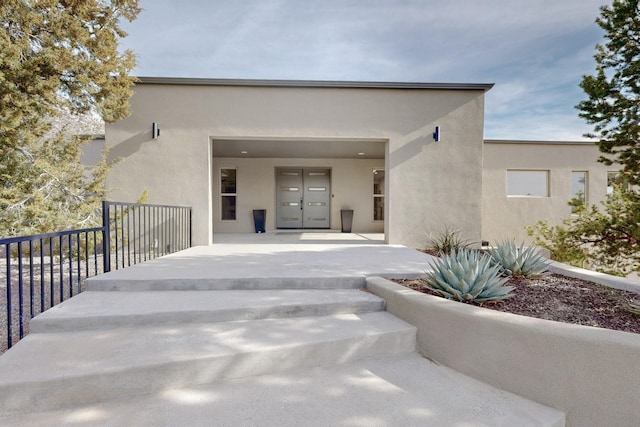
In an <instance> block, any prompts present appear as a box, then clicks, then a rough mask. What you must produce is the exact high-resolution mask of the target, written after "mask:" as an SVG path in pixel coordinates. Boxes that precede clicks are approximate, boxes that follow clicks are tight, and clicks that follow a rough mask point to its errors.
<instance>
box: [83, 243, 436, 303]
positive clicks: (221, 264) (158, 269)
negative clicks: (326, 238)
mask: <svg viewBox="0 0 640 427" xmlns="http://www.w3.org/2000/svg"><path fill="white" fill-rule="evenodd" d="M240 236H241V237H240V238H245V239H256V238H259V237H256V236H260V235H251V234H249V235H240ZM247 236H248V237H247ZM275 237H278V236H275ZM275 237H274V238H275ZM287 237H288V236H285V238H287ZM431 259H432V257H431V256H430V255H427V254H424V253H422V252H419V251H416V250H414V249H410V248H407V247H404V246H400V245H385V244H380V243H366V244H364V243H362V244H351V243H341V244H337V243H287V240H286V239H285V240H280V243H263V244H253V243H218V244H214V245H211V246H196V247H193V248H190V249H187V250H184V251H180V252H177V253H174V254H171V255H167V256H164V257H161V258H157V259H154V260H152V261H147V262H144V263H142V264H137V265H134V266H131V267H128V268H125V269H122V270H116V271H112V272H110V273H107V274H103V275H100V276H96V277H92V278H90V279H88V280H87V287H86V288H87V290H91V291H102V290H122V291H127V290H176V289H183V290H187V289H274V288H280V289H282V288H291V287H316V288H318V287H325V288H345V287H347V288H354V287H364V279H363V278H364V277H365V276H383V277H391V278H393V277H420V276H423V275H424V272H425V270H427V269H429V261H430V260H431ZM328 279H329V280H328ZM305 281H306V282H307V285H308V286H307V285H305Z"/></svg>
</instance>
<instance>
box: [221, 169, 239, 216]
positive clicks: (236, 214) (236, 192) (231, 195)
mask: <svg viewBox="0 0 640 427" xmlns="http://www.w3.org/2000/svg"><path fill="white" fill-rule="evenodd" d="M225 170H233V171H235V181H236V182H235V184H236V185H235V192H234V193H227V192H223V188H222V173H223V171H225ZM218 193H219V195H220V209H219V214H220V221H221V222H236V221H238V211H237V208H238V168H237V167H230V166H222V167H220V169H219V174H218ZM225 197H228V198H231V197H233V198H234V202H235V209H234V212H233V216H234V217H233V219H227V218H224V203H223V199H224V198H225Z"/></svg>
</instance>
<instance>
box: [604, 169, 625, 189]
mask: <svg viewBox="0 0 640 427" xmlns="http://www.w3.org/2000/svg"><path fill="white" fill-rule="evenodd" d="M613 184H621V185H622V188H623V189H625V190H628V189H629V181H627V180H626V179H625V178H624V176H622V174H620V172H607V194H611V193H613Z"/></svg>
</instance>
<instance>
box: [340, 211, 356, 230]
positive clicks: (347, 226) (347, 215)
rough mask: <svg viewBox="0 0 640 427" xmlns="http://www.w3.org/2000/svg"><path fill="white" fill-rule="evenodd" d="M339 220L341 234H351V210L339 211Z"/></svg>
mask: <svg viewBox="0 0 640 427" xmlns="http://www.w3.org/2000/svg"><path fill="white" fill-rule="evenodd" d="M340 220H341V221H342V232H343V233H351V224H352V223H353V209H342V210H341V211H340Z"/></svg>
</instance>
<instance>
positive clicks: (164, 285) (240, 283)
mask: <svg viewBox="0 0 640 427" xmlns="http://www.w3.org/2000/svg"><path fill="white" fill-rule="evenodd" d="M138 266H144V264H139V265H137V266H133V267H129V268H126V269H124V270H117V271H112V272H109V273H105V274H101V275H99V276H95V277H90V278H88V279H87V281H86V283H85V289H86V290H87V291H95V292H100V291H121V292H132V291H133V292H139V291H207V290H269V289H362V288H364V287H365V276H332V275H327V276H324V277H322V276H321V277H304V276H302V277H206V276H205V275H204V274H203V276H202V277H200V276H198V275H196V274H195V273H191V276H193V277H188V276H184V277H174V276H165V277H162V276H159V275H157V276H154V275H143V274H141V271H140V270H141V268H139V269H137V270H134V267H138ZM142 273H144V271H142Z"/></svg>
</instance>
